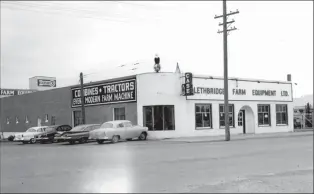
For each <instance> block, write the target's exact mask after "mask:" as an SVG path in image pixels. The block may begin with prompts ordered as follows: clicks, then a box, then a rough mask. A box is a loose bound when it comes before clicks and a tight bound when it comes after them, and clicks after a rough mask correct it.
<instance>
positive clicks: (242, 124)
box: [238, 110, 246, 134]
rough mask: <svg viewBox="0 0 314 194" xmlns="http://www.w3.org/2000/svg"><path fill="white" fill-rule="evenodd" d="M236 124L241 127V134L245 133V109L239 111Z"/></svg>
mask: <svg viewBox="0 0 314 194" xmlns="http://www.w3.org/2000/svg"><path fill="white" fill-rule="evenodd" d="M238 126H239V127H242V128H243V134H245V133H246V130H245V110H240V111H239V114H238Z"/></svg>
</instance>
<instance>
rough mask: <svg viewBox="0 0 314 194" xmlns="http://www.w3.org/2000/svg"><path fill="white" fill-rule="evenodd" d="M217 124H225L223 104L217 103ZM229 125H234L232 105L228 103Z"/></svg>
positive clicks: (222, 125)
mask: <svg viewBox="0 0 314 194" xmlns="http://www.w3.org/2000/svg"><path fill="white" fill-rule="evenodd" d="M219 126H220V127H224V126H225V105H223V104H219ZM229 126H230V127H234V105H233V104H229Z"/></svg>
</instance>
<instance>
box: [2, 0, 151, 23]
mask: <svg viewBox="0 0 314 194" xmlns="http://www.w3.org/2000/svg"><path fill="white" fill-rule="evenodd" d="M49 3H50V4H52V5H57V6H59V7H53V6H52V5H49V4H45V5H43V4H36V3H35V4H34V3H30V2H19V1H5V2H3V4H4V5H7V6H12V7H13V8H12V7H8V8H11V9H18V10H24V11H33V12H38V13H46V14H54V13H51V12H58V13H60V12H61V13H67V14H70V15H71V16H73V14H74V15H77V16H79V17H83V18H88V19H99V20H104V21H111V22H121V23H130V22H132V21H131V19H130V18H125V17H120V18H110V17H108V16H106V15H104V14H103V12H102V11H101V10H99V11H98V12H95V10H88V9H76V8H75V9H74V8H67V7H64V6H63V7H62V6H60V5H61V4H53V3H51V2H49ZM16 6H18V7H16ZM21 7H24V8H25V7H26V8H40V10H41V11H39V10H36V9H35V10H34V9H23V8H21ZM43 11H48V12H50V13H47V12H43ZM99 14H100V15H99ZM93 16H94V17H93ZM115 16H117V15H115ZM121 19H122V20H121ZM145 19H147V18H144V19H143V18H142V19H139V18H137V19H136V20H137V22H138V21H139V20H145ZM153 19H157V18H153ZM133 22H135V21H133Z"/></svg>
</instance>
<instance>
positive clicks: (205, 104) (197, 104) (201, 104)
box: [194, 103, 213, 130]
mask: <svg viewBox="0 0 314 194" xmlns="http://www.w3.org/2000/svg"><path fill="white" fill-rule="evenodd" d="M197 106H200V112H196V107H197ZM202 106H205V107H206V106H209V115H210V116H209V120H210V122H209V124H210V126H209V127H204V117H203V116H204V114H206V113H207V112H206V108H205V112H202V110H201V107H202ZM197 113H199V114H202V122H203V127H197V124H196V114H197ZM194 125H195V130H209V129H213V105H212V104H211V103H195V105H194Z"/></svg>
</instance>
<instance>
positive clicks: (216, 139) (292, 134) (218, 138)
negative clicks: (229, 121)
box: [160, 131, 313, 143]
mask: <svg viewBox="0 0 314 194" xmlns="http://www.w3.org/2000/svg"><path fill="white" fill-rule="evenodd" d="M300 136H313V131H311V132H308V131H306V132H290V133H279V134H278V133H276V134H271V135H265V134H258V135H254V136H246V137H245V136H234V137H232V136H231V140H230V141H243V140H250V139H267V138H268V139H274V138H285V137H300ZM208 137H209V139H202V140H197V139H196V140H179V139H175V138H173V139H171V140H169V139H166V140H160V141H163V142H167V143H206V142H225V139H224V136H208ZM202 138H203V137H202Z"/></svg>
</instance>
